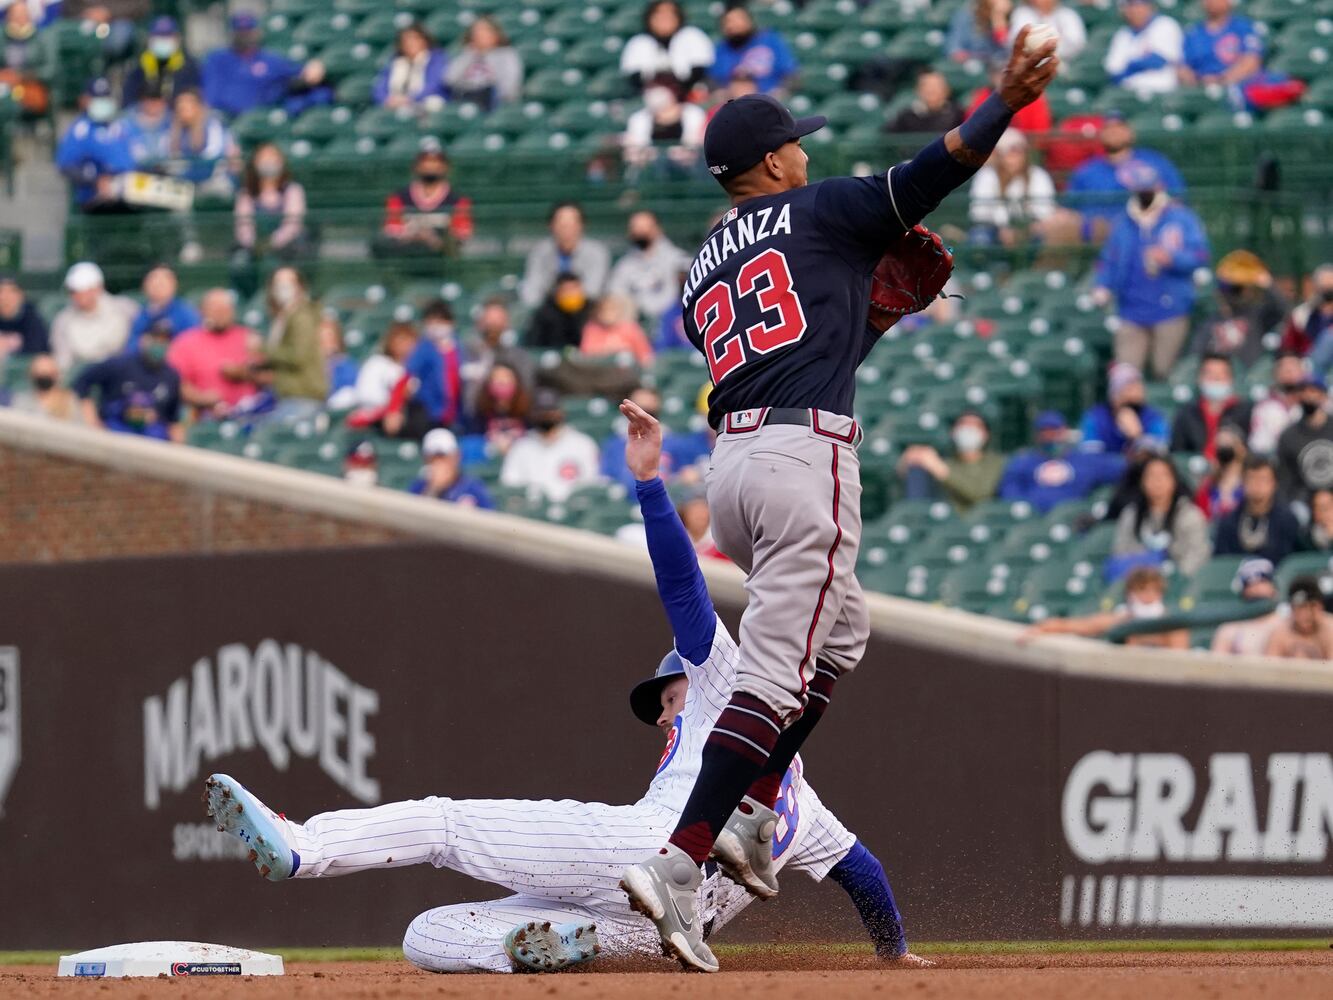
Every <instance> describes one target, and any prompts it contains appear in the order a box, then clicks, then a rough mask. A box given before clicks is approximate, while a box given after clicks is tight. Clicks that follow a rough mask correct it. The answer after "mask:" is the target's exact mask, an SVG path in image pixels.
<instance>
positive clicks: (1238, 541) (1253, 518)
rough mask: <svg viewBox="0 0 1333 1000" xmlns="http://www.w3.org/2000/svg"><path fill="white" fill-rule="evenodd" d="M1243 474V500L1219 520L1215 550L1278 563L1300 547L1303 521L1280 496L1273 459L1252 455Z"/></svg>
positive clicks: (1219, 552)
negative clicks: (1298, 518)
mask: <svg viewBox="0 0 1333 1000" xmlns="http://www.w3.org/2000/svg"><path fill="white" fill-rule="evenodd" d="M1241 475H1242V479H1241V486H1242V489H1243V491H1244V499H1243V500H1242V502H1241V505H1240V507H1238V508H1237V509H1236V510H1234V511H1232V512H1231V513H1230V514H1228V515H1227V516H1226V517H1224V518H1222V520H1221V522H1219V523H1218V525H1217V537H1216V540H1215V542H1214V545H1213V552H1214V553H1215V554H1217V555H1219V556H1256V557H1259V558H1263V559H1267V560H1269V561H1270V562H1271V563H1273V565H1274V566H1276V565H1279V564H1280V563H1281V562H1282V560H1283V559H1285V558H1287V556H1289V555H1291V554H1292V553H1293V552H1295V551H1296V550H1297V549H1298V548H1300V544H1301V524H1300V521H1298V520H1297V519H1296V515H1295V514H1293V513H1292V512H1291V508H1290V507H1288V506H1287V505H1286V504H1285V503H1283V502H1281V501H1280V499H1279V497H1278V477H1277V468H1276V467H1275V466H1274V465H1273V462H1272V460H1271V459H1268V458H1265V457H1263V456H1262V455H1251V456H1250V457H1249V458H1247V459H1246V460H1245V467H1244V470H1243V472H1242V474H1241Z"/></svg>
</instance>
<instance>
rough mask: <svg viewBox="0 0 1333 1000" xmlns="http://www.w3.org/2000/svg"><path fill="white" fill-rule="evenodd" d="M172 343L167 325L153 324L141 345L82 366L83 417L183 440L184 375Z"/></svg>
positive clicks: (111, 426)
mask: <svg viewBox="0 0 1333 1000" xmlns="http://www.w3.org/2000/svg"><path fill="white" fill-rule="evenodd" d="M170 344H171V337H170V335H168V333H167V331H166V329H165V328H162V329H156V328H154V329H150V330H148V331H146V332H145V333H144V335H143V336H142V337H140V338H139V348H138V350H136V351H134V352H131V353H126V354H116V355H113V356H112V357H110V358H107V359H106V360H105V361H99V362H97V363H96V364H93V365H89V366H88V367H87V368H85V369H84V370H83V371H82V372H80V373H79V375H78V377H77V378H76V379H75V380H74V384H73V389H74V391H75V392H76V393H78V395H79V398H80V399H81V400H83V415H84V421H85V422H86V423H87V424H88V425H89V426H90V427H105V428H106V429H107V430H109V431H119V432H121V433H124V434H140V435H142V436H144V437H151V438H157V439H158V440H161V441H166V440H172V441H181V440H184V436H183V433H182V429H181V423H180V418H181V377H180V376H179V375H178V374H176V371H175V369H173V368H172V367H171V366H170V365H168V364H167V347H168V346H169V345H170ZM94 396H96V397H97V398H96V399H94V398H93V397H94Z"/></svg>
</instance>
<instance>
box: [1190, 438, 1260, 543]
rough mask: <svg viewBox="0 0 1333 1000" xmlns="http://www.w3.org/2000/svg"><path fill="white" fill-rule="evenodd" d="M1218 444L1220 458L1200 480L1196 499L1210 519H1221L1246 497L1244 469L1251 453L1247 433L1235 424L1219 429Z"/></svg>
mask: <svg viewBox="0 0 1333 1000" xmlns="http://www.w3.org/2000/svg"><path fill="white" fill-rule="evenodd" d="M1215 444H1216V447H1215V448H1214V449H1213V450H1214V453H1215V455H1216V459H1215V460H1214V461H1213V462H1212V467H1211V471H1209V473H1208V475H1207V476H1205V477H1204V480H1203V482H1201V483H1200V484H1199V489H1198V492H1197V493H1195V494H1194V503H1195V506H1197V507H1198V508H1199V509H1200V510H1201V511H1203V513H1204V516H1205V517H1207V518H1208V519H1209V520H1212V521H1220V520H1221V519H1222V518H1224V517H1226V516H1227V515H1228V514H1230V513H1231V512H1232V511H1233V510H1235V509H1236V508H1238V507H1239V506H1240V505H1241V501H1242V500H1243V499H1244V496H1245V490H1244V486H1243V478H1244V476H1243V470H1244V466H1245V459H1246V458H1248V457H1249V454H1250V453H1249V449H1248V448H1246V447H1245V437H1244V435H1242V434H1241V433H1240V432H1239V431H1237V430H1236V429H1235V428H1234V427H1231V426H1223V427H1221V428H1219V429H1218V431H1217V441H1216V442H1215Z"/></svg>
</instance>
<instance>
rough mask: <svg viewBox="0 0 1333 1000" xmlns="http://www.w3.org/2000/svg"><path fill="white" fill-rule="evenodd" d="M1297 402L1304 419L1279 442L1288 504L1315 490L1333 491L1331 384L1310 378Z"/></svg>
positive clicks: (1281, 484)
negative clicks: (1289, 501)
mask: <svg viewBox="0 0 1333 1000" xmlns="http://www.w3.org/2000/svg"><path fill="white" fill-rule="evenodd" d="M1297 398H1298V401H1299V405H1300V408H1301V416H1300V419H1299V420H1298V421H1296V422H1295V423H1294V424H1292V425H1291V426H1290V427H1288V428H1287V429H1286V430H1285V431H1283V432H1282V436H1281V437H1280V438H1278V440H1277V461H1278V485H1279V487H1280V488H1281V490H1282V494H1283V496H1285V497H1286V498H1287V499H1288V500H1305V499H1306V498H1307V497H1308V496H1309V495H1310V493H1311V492H1312V491H1314V490H1322V489H1327V488H1329V487H1333V420H1330V419H1329V416H1328V383H1327V382H1325V381H1324V377H1323V376H1322V375H1318V374H1310V375H1306V376H1305V384H1304V385H1303V386H1301V391H1300V395H1299V396H1298V397H1297Z"/></svg>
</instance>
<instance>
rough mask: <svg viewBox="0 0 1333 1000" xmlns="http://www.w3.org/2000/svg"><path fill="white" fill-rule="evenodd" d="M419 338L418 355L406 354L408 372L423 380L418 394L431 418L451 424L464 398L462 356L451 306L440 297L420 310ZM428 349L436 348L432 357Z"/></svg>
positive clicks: (455, 418)
mask: <svg viewBox="0 0 1333 1000" xmlns="http://www.w3.org/2000/svg"><path fill="white" fill-rule="evenodd" d="M421 342H422V344H423V345H424V346H418V348H417V350H418V351H419V352H421V358H420V359H417V358H415V357H412V358H408V362H407V370H408V374H410V375H412V376H413V377H414V378H417V379H420V380H421V381H422V383H423V385H422V386H421V387H420V388H418V389H417V398H418V399H420V400H421V402H422V403H423V404H424V405H425V407H426V410H427V412H428V413H429V414H430V417H431V420H432V421H434V423H436V424H438V425H441V426H452V425H453V424H454V423H455V422H456V421H457V420H458V417H459V412H460V406H461V402H462V398H463V376H462V367H463V359H462V354H461V352H460V351H459V347H458V327H457V325H456V324H455V323H454V310H453V307H452V306H451V305H449V303H448V302H445V301H444V300H443V299H435V300H434V301H433V302H429V303H427V304H426V308H425V309H423V310H422V311H421ZM431 350H433V351H434V352H435V357H434V358H432V357H431V356H430V354H429V352H430V351H431ZM437 360H438V364H437ZM427 383H428V384H427Z"/></svg>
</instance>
